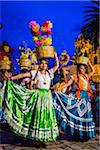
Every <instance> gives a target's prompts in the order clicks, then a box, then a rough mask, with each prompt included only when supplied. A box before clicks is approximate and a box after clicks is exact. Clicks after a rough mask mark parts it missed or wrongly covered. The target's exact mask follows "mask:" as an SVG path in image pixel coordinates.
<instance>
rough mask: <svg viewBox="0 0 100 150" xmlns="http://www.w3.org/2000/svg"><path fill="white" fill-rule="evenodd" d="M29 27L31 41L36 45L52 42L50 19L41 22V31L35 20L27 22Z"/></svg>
mask: <svg viewBox="0 0 100 150" xmlns="http://www.w3.org/2000/svg"><path fill="white" fill-rule="evenodd" d="M29 27H30V28H31V33H32V37H33V41H34V43H35V45H36V46H46V45H51V44H52V36H51V35H52V32H51V28H52V23H51V22H50V21H45V22H43V24H42V27H41V30H40V31H41V32H40V31H39V29H40V26H39V24H37V22H36V21H31V22H30V23H29Z"/></svg>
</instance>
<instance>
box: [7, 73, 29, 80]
mask: <svg viewBox="0 0 100 150" xmlns="http://www.w3.org/2000/svg"><path fill="white" fill-rule="evenodd" d="M27 77H29V78H30V77H31V73H30V72H26V73H20V74H18V75H15V76H11V77H10V78H8V80H9V79H10V80H17V79H21V78H27Z"/></svg>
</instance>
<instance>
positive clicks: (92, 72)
mask: <svg viewBox="0 0 100 150" xmlns="http://www.w3.org/2000/svg"><path fill="white" fill-rule="evenodd" d="M88 64H89V66H90V68H91V70H92V71H91V72H90V73H89V74H88V77H89V78H90V77H91V76H92V75H93V74H94V73H95V70H94V67H93V65H92V64H91V62H90V60H89V61H88Z"/></svg>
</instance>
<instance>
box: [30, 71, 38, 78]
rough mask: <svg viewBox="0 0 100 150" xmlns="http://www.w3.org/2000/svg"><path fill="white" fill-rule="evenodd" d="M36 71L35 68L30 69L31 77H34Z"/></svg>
mask: <svg viewBox="0 0 100 150" xmlns="http://www.w3.org/2000/svg"><path fill="white" fill-rule="evenodd" d="M36 73H37V71H36V70H32V71H31V76H32V79H34V78H35V75H36Z"/></svg>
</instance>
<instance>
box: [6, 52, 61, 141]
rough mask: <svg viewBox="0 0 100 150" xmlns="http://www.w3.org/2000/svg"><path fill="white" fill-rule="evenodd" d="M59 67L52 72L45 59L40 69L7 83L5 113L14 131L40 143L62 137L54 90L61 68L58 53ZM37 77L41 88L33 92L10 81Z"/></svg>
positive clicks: (11, 78) (57, 62)
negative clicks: (54, 105)
mask: <svg viewBox="0 0 100 150" xmlns="http://www.w3.org/2000/svg"><path fill="white" fill-rule="evenodd" d="M55 59H56V65H55V66H54V67H53V68H52V69H50V70H48V69H47V68H48V64H47V61H46V60H45V59H42V60H41V61H40V65H39V70H38V71H36V70H33V71H31V72H27V73H21V74H18V75H16V76H12V77H10V78H8V81H7V83H6V88H5V89H6V92H5V103H4V114H5V118H6V120H7V122H8V124H9V125H10V127H11V129H12V130H13V132H15V133H16V134H18V135H20V136H23V137H25V138H29V139H32V140H38V141H43V142H45V141H49V140H52V141H53V140H56V138H57V136H58V135H59V131H58V126H57V120H56V115H55V111H54V107H53V99H52V94H51V91H50V84H51V80H52V79H53V77H54V72H55V71H56V70H57V69H58V67H59V61H58V57H57V53H56V52H55ZM21 78H31V80H34V78H35V79H36V80H37V88H36V89H32V90H29V89H27V88H23V87H21V86H19V85H18V84H16V83H14V82H13V81H10V80H16V79H21Z"/></svg>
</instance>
